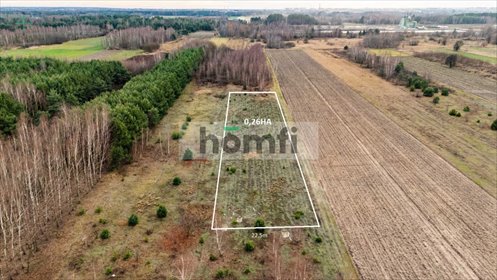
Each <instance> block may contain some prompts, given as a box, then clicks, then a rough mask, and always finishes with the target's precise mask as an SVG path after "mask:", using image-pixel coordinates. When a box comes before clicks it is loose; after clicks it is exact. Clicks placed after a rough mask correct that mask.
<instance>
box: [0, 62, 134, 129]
mask: <svg viewBox="0 0 497 280" xmlns="http://www.w3.org/2000/svg"><path fill="white" fill-rule="evenodd" d="M0 79H1V82H0V92H5V93H7V94H8V95H9V96H11V97H13V99H15V102H16V103H20V104H22V108H23V110H24V111H26V112H27V113H29V115H30V116H31V117H32V118H33V120H34V121H35V123H36V122H37V120H38V119H39V117H40V116H41V115H44V114H46V115H48V116H49V117H51V116H53V115H55V114H57V112H58V111H59V110H60V108H61V106H62V105H63V104H64V103H66V104H68V105H72V106H76V105H81V104H84V103H85V102H87V101H89V100H92V99H93V98H95V97H96V96H98V95H100V94H101V93H103V92H106V91H111V90H113V89H118V88H121V87H122V86H123V85H124V83H126V82H127V81H128V80H129V79H130V74H129V73H128V72H127V71H126V69H125V68H124V67H123V66H122V64H121V63H119V62H115V61H97V60H94V61H90V62H71V63H67V62H63V61H59V60H55V59H49V58H23V59H13V58H0ZM8 100H10V98H8V99H6V98H2V99H0V103H1V102H10V101H8ZM0 106H2V105H1V104H0ZM5 108H6V109H5V111H2V112H3V113H2V114H0V125H1V126H2V127H4V129H3V130H2V133H3V134H4V135H9V134H12V133H13V132H14V129H15V122H16V119H17V117H16V118H13V117H12V116H13V115H16V116H17V115H18V110H17V109H15V110H14V109H12V110H10V109H9V108H14V107H12V106H5ZM15 108H17V107H15Z"/></svg>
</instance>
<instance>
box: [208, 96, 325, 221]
mask: <svg viewBox="0 0 497 280" xmlns="http://www.w3.org/2000/svg"><path fill="white" fill-rule="evenodd" d="M297 131H298V129H296V127H295V126H290V127H289V126H288V125H287V122H286V119H285V117H284V115H283V111H282V109H281V105H280V103H279V100H278V97H277V95H276V93H274V92H230V93H229V95H228V105H227V108H226V118H225V124H224V132H223V138H222V140H221V141H219V143H220V144H221V147H222V148H220V149H219V150H220V163H219V169H218V174H217V175H218V179H217V185H216V198H215V204H214V209H213V216H212V229H213V230H228V229H257V228H261V227H264V228H305V227H319V221H318V218H317V214H316V212H315V210H314V205H313V204H312V200H311V196H310V193H309V190H308V187H307V182H306V179H305V177H304V174H303V171H302V168H301V166H300V162H299V159H298V156H297V152H298V143H297V139H298V137H297V136H296V134H297V133H298V132H297ZM211 137H212V136H207V139H212V138H211ZM299 137H305V135H299ZM209 141H212V140H209ZM213 146H214V144H213V143H212V147H213ZM261 222H263V223H261Z"/></svg>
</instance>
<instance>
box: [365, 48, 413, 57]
mask: <svg viewBox="0 0 497 280" xmlns="http://www.w3.org/2000/svg"><path fill="white" fill-rule="evenodd" d="M368 51H369V52H370V53H373V54H376V55H391V56H408V54H406V53H405V52H401V51H398V50H395V49H369V50H368Z"/></svg>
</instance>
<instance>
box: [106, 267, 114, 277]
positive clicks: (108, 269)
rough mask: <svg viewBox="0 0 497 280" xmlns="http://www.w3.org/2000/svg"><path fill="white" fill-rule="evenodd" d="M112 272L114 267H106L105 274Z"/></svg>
mask: <svg viewBox="0 0 497 280" xmlns="http://www.w3.org/2000/svg"><path fill="white" fill-rule="evenodd" d="M111 274H112V267H107V268H106V269H105V275H107V276H110V275H111Z"/></svg>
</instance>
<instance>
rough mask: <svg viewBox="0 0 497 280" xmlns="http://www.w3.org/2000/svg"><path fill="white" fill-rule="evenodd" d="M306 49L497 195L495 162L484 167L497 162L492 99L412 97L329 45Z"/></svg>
mask: <svg viewBox="0 0 497 280" xmlns="http://www.w3.org/2000/svg"><path fill="white" fill-rule="evenodd" d="M305 52H306V53H307V54H308V55H309V56H311V57H312V58H313V59H314V60H316V61H317V62H319V63H320V64H321V65H322V66H323V67H325V68H326V69H327V70H329V71H330V72H331V73H333V74H334V75H335V76H337V77H338V78H339V79H340V80H341V81H342V82H344V83H346V84H347V85H349V86H350V87H351V88H352V89H353V90H354V91H355V92H357V93H358V94H360V95H361V96H363V97H364V98H365V99H367V100H368V101H369V102H370V103H371V104H373V105H374V106H375V107H376V108H377V109H379V110H380V111H381V112H383V113H384V114H385V115H386V116H387V117H388V118H390V119H391V120H393V121H394V122H396V123H397V124H398V125H399V126H401V127H402V128H403V129H405V130H406V131H407V132H409V133H410V134H412V135H413V136H414V137H416V138H417V139H418V140H420V141H421V142H422V143H423V144H425V145H426V146H428V147H429V148H430V149H432V150H433V151H435V152H436V153H437V154H438V155H440V156H441V157H442V158H444V159H445V160H447V161H448V162H449V163H450V164H452V165H453V166H455V167H456V168H457V169H458V170H459V171H461V172H462V173H463V174H464V175H466V176H468V177H469V178H470V179H471V180H473V181H474V182H475V183H477V184H478V185H479V186H480V187H482V188H483V189H484V190H486V191H487V192H488V193H490V194H491V195H492V196H493V197H497V173H496V172H495V168H485V167H488V166H496V165H497V141H495V137H496V134H495V131H492V130H490V125H491V124H492V122H493V121H494V120H495V116H496V115H497V106H496V104H495V103H493V102H490V101H488V100H486V99H483V98H480V97H478V96H475V95H473V94H471V93H466V92H463V91H456V92H453V93H451V94H450V95H449V96H440V94H438V96H439V98H440V103H439V104H433V102H432V100H433V98H428V97H421V98H416V97H415V96H416V93H413V92H410V91H409V89H408V88H405V87H403V86H395V85H393V84H392V83H390V82H388V81H386V80H383V79H382V78H381V77H379V76H377V75H375V74H374V73H372V72H371V71H370V70H369V69H365V68H363V67H361V66H360V65H358V64H355V63H353V62H350V61H348V60H346V59H341V58H336V57H334V54H333V53H332V52H330V51H329V50H322V51H318V50H314V49H310V48H308V49H306V50H305ZM464 106H469V107H470V108H471V111H470V112H463V107H464ZM451 109H455V110H457V111H460V112H462V113H463V116H462V117H460V118H455V117H452V116H450V115H449V114H448V112H449V111H450V110H451ZM489 113H490V114H491V116H489ZM478 121H479V122H478Z"/></svg>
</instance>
